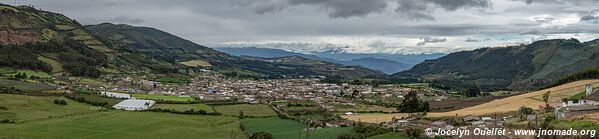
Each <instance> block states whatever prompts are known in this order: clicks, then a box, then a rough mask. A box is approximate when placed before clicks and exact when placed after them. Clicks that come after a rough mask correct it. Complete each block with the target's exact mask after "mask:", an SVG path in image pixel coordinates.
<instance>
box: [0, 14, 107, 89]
mask: <svg viewBox="0 0 599 139" xmlns="http://www.w3.org/2000/svg"><path fill="white" fill-rule="evenodd" d="M0 19H1V20H0V49H1V52H0V57H2V61H1V62H0V66H2V67H12V68H25V69H33V70H39V71H45V72H54V73H61V72H63V71H62V69H64V70H66V72H67V73H71V74H73V75H76V76H92V77H97V76H99V75H100V70H99V69H101V68H100V67H101V66H103V65H106V63H107V61H106V59H107V55H106V54H105V53H110V52H112V49H111V48H109V47H107V46H106V45H105V44H104V43H102V42H101V41H99V40H98V39H96V37H95V36H93V35H91V34H90V33H89V32H88V31H87V30H85V29H84V28H83V27H82V26H81V25H80V24H79V23H78V22H77V21H75V20H71V19H69V18H67V17H65V16H64V15H61V14H58V13H52V12H47V11H40V10H37V9H34V8H31V7H27V6H18V7H13V6H8V5H0Z"/></svg>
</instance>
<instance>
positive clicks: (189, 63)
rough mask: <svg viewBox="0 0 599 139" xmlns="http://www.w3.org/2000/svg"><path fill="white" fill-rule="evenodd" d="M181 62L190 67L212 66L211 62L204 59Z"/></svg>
mask: <svg viewBox="0 0 599 139" xmlns="http://www.w3.org/2000/svg"><path fill="white" fill-rule="evenodd" d="M181 64H183V65H186V66H190V67H198V66H199V67H210V66H212V65H211V64H210V63H208V62H206V61H204V60H190V61H185V62H181Z"/></svg>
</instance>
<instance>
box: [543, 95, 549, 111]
mask: <svg viewBox="0 0 599 139" xmlns="http://www.w3.org/2000/svg"><path fill="white" fill-rule="evenodd" d="M550 94H551V91H547V92H546V93H545V94H543V102H545V108H546V109H549V108H550V107H551V106H549V95H550Z"/></svg>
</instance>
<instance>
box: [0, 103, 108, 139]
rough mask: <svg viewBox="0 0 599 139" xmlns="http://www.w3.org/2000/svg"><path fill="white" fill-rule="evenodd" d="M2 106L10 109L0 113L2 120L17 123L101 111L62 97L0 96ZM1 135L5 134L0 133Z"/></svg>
mask: <svg viewBox="0 0 599 139" xmlns="http://www.w3.org/2000/svg"><path fill="white" fill-rule="evenodd" d="M55 100H62V101H64V103H65V104H68V105H57V104H55ZM0 105H2V106H4V107H8V108H10V109H7V110H2V112H0V119H8V120H11V121H15V122H17V123H20V122H25V121H34V120H44V119H52V118H57V117H63V116H67V115H73V114H84V113H94V112H97V110H98V109H99V108H98V107H93V106H90V105H85V104H82V103H76V102H74V101H72V100H68V99H65V98H61V97H37V96H25V95H12V94H0ZM3 131H4V130H3ZM0 132H2V131H0ZM0 135H3V134H2V133H0ZM0 138H2V137H0Z"/></svg>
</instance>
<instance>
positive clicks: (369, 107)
mask: <svg viewBox="0 0 599 139" xmlns="http://www.w3.org/2000/svg"><path fill="white" fill-rule="evenodd" d="M335 109H336V110H335V111H337V112H365V111H369V112H373V111H381V112H395V111H397V109H396V108H387V107H383V106H377V105H365V104H356V105H354V106H346V105H341V104H339V105H335Z"/></svg>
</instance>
